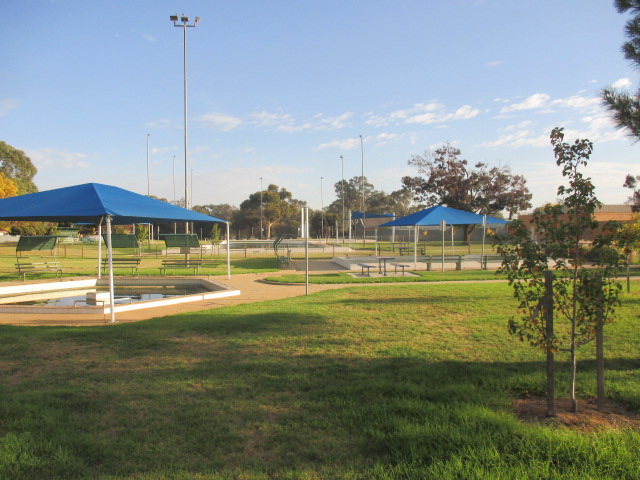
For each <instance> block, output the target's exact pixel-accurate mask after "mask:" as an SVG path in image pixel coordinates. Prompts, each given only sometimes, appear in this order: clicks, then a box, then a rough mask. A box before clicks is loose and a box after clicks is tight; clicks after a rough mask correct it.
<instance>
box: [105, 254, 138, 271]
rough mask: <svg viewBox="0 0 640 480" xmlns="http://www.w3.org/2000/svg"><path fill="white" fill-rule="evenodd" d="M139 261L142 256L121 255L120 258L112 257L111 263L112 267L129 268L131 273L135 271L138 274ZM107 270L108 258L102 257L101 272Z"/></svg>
mask: <svg viewBox="0 0 640 480" xmlns="http://www.w3.org/2000/svg"><path fill="white" fill-rule="evenodd" d="M140 262H142V258H139V257H122V258H112V259H111V264H112V265H113V268H130V269H131V275H133V274H134V273H135V275H136V276H137V275H138V267H139V266H140ZM108 270H109V260H108V259H107V258H104V259H102V272H103V273H104V272H106V271H108Z"/></svg>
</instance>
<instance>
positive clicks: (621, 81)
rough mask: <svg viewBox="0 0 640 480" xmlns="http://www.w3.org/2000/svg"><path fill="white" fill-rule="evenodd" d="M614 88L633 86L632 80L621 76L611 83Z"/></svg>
mask: <svg viewBox="0 0 640 480" xmlns="http://www.w3.org/2000/svg"><path fill="white" fill-rule="evenodd" d="M611 86H612V87H613V88H629V87H630V86H631V80H629V79H628V78H621V79H619V80H616V81H615V82H613V85H611Z"/></svg>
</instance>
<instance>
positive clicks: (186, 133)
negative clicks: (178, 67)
mask: <svg viewBox="0 0 640 480" xmlns="http://www.w3.org/2000/svg"><path fill="white" fill-rule="evenodd" d="M169 20H171V21H172V22H173V26H174V27H180V28H182V31H183V46H184V54H183V57H184V203H185V205H184V206H185V208H187V209H188V208H189V130H188V123H187V113H188V106H187V105H188V102H187V98H188V96H187V28H193V27H195V26H196V25H197V23H198V22H199V21H200V17H196V19H195V21H194V22H193V23H192V24H189V17H187V16H186V15H185V14H182V15H181V16H180V22H181V23H179V22H178V15H177V14H176V15H171V16H170V17H169ZM188 225H189V224H188V223H187V224H186V226H185V229H186V233H189V226H188Z"/></svg>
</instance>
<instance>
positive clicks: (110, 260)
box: [107, 215, 116, 323]
mask: <svg viewBox="0 0 640 480" xmlns="http://www.w3.org/2000/svg"><path fill="white" fill-rule="evenodd" d="M107 263H108V264H109V313H110V315H111V316H110V318H109V323H116V309H115V307H116V305H115V295H114V293H113V291H114V287H113V252H112V249H111V215H107Z"/></svg>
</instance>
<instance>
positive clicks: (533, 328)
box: [497, 128, 621, 411]
mask: <svg viewBox="0 0 640 480" xmlns="http://www.w3.org/2000/svg"><path fill="white" fill-rule="evenodd" d="M563 140H564V133H563V132H562V129H560V128H556V129H554V130H553V132H552V133H551V143H552V145H553V147H554V155H555V157H556V164H557V165H558V166H559V167H561V168H562V175H563V176H564V177H565V178H566V179H567V180H568V186H560V187H559V188H558V197H559V200H560V201H559V203H558V204H555V205H550V204H549V205H545V206H544V207H542V208H539V209H537V210H536V211H535V212H534V215H533V224H534V226H535V229H536V232H537V234H538V236H539V237H540V238H539V240H538V241H534V240H533V239H531V237H530V235H529V231H528V226H527V225H525V224H524V223H523V222H522V221H519V220H516V221H514V222H512V223H511V225H510V232H509V236H507V237H497V243H498V251H499V252H500V253H501V254H502V255H503V256H504V261H503V264H502V266H501V267H500V269H499V271H500V272H502V273H506V274H507V276H508V278H509V283H510V285H511V286H512V287H513V289H514V297H515V298H516V299H517V301H518V315H517V316H514V317H512V318H511V320H510V322H509V330H510V332H511V333H512V334H514V335H516V336H518V338H519V339H520V340H521V341H526V342H528V343H529V344H530V345H532V346H536V347H540V348H543V349H544V350H546V351H547V353H548V355H549V354H551V353H553V352H556V351H558V350H559V349H561V348H563V349H565V348H566V350H567V351H568V352H569V353H570V365H571V376H570V391H569V396H570V399H571V401H572V407H573V411H577V408H578V407H577V401H576V397H575V388H576V372H577V355H576V353H577V350H576V349H577V347H578V346H579V345H581V344H584V343H587V342H589V341H592V340H593V339H594V338H596V333H597V332H598V331H599V332H601V331H602V326H603V325H604V323H606V322H608V321H612V319H613V315H614V313H615V307H616V305H617V304H618V294H619V292H620V289H621V286H620V284H619V283H617V282H616V281H615V275H616V274H617V272H618V269H619V266H620V256H619V255H618V253H617V251H616V250H615V249H612V248H610V247H611V245H612V243H613V240H614V236H612V235H606V234H603V235H599V236H597V237H596V239H595V240H594V242H593V249H594V250H595V252H596V255H595V265H594V266H593V267H589V268H587V267H586V266H585V261H586V256H585V253H586V252H585V249H584V248H582V246H581V240H582V238H584V237H586V236H590V234H591V233H592V232H594V231H595V229H596V228H597V227H598V223H597V222H596V221H595V219H594V213H595V210H596V208H597V207H598V206H600V202H599V201H598V199H597V198H596V196H595V187H594V185H593V183H592V182H591V179H590V178H585V177H584V176H583V175H582V173H581V172H580V169H581V168H582V167H584V166H585V165H586V164H587V159H588V158H589V156H590V155H591V152H592V150H593V144H592V143H591V142H589V141H588V140H576V141H575V143H574V144H573V145H570V144H567V143H564V141H563ZM549 258H550V259H551V260H552V261H553V267H551V265H550V264H549ZM545 272H552V274H551V278H547V279H546V280H545ZM551 281H552V282H553V290H552V295H553V296H552V299H551V298H549V293H548V292H549V291H550V289H549V282H551ZM550 309H551V310H552V311H551V312H550ZM555 314H557V316H558V317H559V318H561V319H564V320H566V322H567V323H565V325H567V327H566V328H564V329H563V330H561V332H560V333H559V334H556V333H554V332H553V331H550V329H548V324H549V323H548V322H550V321H554V316H555ZM556 324H557V323H556ZM598 338H599V339H600V340H599V341H597V342H596V343H597V347H601V345H602V340H601V336H599V337H598ZM599 351H600V352H601V348H600V349H599ZM548 358H549V357H548ZM549 361H550V362H552V357H551V360H549ZM599 364H601V359H600V358H599ZM550 370H551V371H552V369H550V368H548V369H547V372H548V375H550V374H551V375H552V373H550ZM550 383H551V384H552V382H548V385H549V384H550ZM598 385H599V388H598V392H599V398H600V397H601V396H602V395H603V392H604V386H603V385H604V376H603V375H602V376H600V375H599V376H598ZM548 388H549V387H548ZM601 393H602V395H600V394H601ZM599 405H600V403H599Z"/></svg>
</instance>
